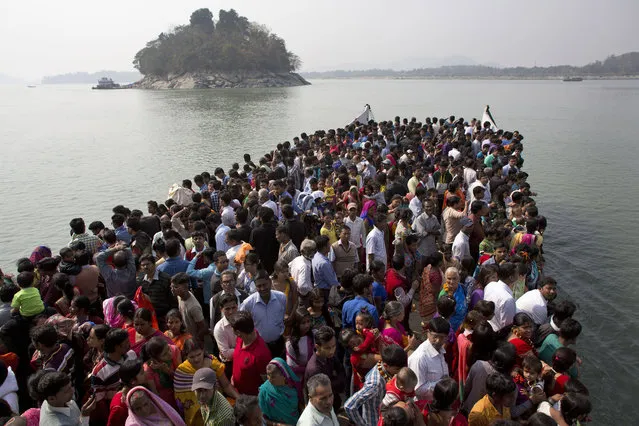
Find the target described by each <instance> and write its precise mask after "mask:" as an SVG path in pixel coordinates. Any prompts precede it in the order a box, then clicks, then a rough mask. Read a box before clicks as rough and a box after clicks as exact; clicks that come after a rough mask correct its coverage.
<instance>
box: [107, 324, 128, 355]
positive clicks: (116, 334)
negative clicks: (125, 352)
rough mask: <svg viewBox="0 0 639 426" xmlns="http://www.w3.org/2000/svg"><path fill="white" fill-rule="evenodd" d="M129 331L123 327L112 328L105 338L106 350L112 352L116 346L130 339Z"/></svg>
mask: <svg viewBox="0 0 639 426" xmlns="http://www.w3.org/2000/svg"><path fill="white" fill-rule="evenodd" d="M128 338H129V333H128V332H127V331H126V330H123V329H121V328H112V329H111V330H109V331H108V332H107V334H106V337H105V338H104V352H106V353H107V354H108V353H111V352H113V351H115V347H116V346H119V345H121V344H122V343H123V342H125V341H126V340H128Z"/></svg>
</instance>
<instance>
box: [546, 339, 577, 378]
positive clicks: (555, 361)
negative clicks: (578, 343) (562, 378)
mask: <svg viewBox="0 0 639 426" xmlns="http://www.w3.org/2000/svg"><path fill="white" fill-rule="evenodd" d="M575 362H577V352H575V351H574V350H572V349H570V348H567V347H565V346H562V347H559V348H557V350H556V351H555V353H554V354H553V356H552V368H553V370H555V371H556V372H557V373H565V372H567V371H568V370H569V369H570V367H572V366H573V365H574V363H575Z"/></svg>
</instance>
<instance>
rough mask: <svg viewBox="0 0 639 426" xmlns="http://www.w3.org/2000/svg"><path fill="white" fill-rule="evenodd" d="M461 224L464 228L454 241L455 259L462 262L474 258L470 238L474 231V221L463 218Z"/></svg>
mask: <svg viewBox="0 0 639 426" xmlns="http://www.w3.org/2000/svg"><path fill="white" fill-rule="evenodd" d="M459 222H460V223H461V226H462V228H461V231H460V232H459V233H458V234H457V236H455V239H454V240H453V258H455V259H457V260H459V261H460V262H461V261H462V260H464V259H466V258H469V257H472V256H471V254H470V243H469V237H470V233H471V231H472V230H473V221H472V219H470V218H469V217H462V218H461V220H460V221H459Z"/></svg>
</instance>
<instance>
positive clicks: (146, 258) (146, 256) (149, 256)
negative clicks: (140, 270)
mask: <svg viewBox="0 0 639 426" xmlns="http://www.w3.org/2000/svg"><path fill="white" fill-rule="evenodd" d="M142 262H151V263H152V264H154V265H155V256H153V255H152V254H151V253H149V254H143V255H142V256H140V263H142Z"/></svg>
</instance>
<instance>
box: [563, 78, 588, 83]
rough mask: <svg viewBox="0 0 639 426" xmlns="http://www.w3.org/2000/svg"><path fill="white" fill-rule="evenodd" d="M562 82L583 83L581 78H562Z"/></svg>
mask: <svg viewBox="0 0 639 426" xmlns="http://www.w3.org/2000/svg"><path fill="white" fill-rule="evenodd" d="M564 81H568V82H572V81H584V79H583V78H581V77H564Z"/></svg>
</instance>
